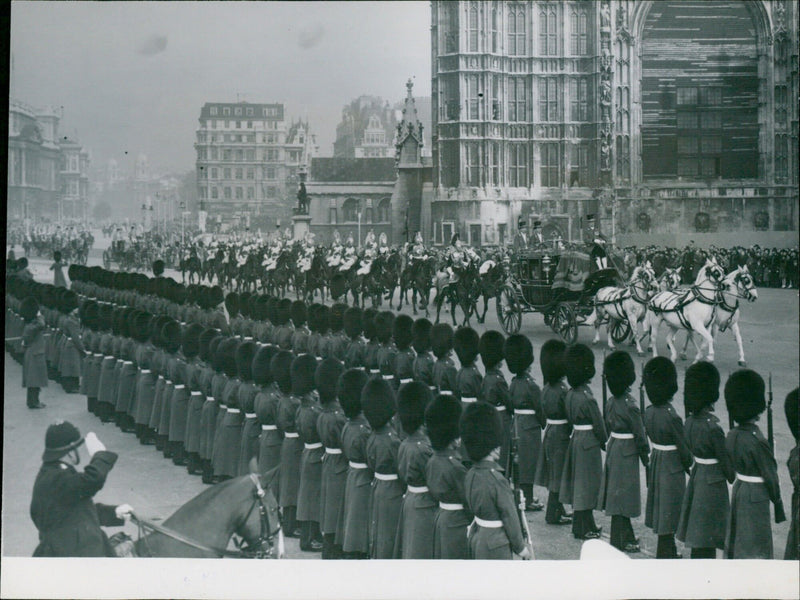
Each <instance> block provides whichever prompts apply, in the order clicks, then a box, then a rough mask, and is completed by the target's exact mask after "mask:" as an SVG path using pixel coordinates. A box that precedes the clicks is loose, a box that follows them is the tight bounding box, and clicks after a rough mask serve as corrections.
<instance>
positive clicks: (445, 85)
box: [439, 75, 460, 121]
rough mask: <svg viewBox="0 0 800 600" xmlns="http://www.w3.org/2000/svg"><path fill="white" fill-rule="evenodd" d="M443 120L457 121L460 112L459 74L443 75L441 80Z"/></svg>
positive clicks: (440, 96) (440, 92) (440, 91)
mask: <svg viewBox="0 0 800 600" xmlns="http://www.w3.org/2000/svg"><path fill="white" fill-rule="evenodd" d="M439 98H441V106H440V109H441V119H442V121H457V120H458V117H459V113H460V110H459V109H460V106H459V100H458V79H457V75H446V76H442V77H441V79H440V81H439Z"/></svg>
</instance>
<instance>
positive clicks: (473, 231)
mask: <svg viewBox="0 0 800 600" xmlns="http://www.w3.org/2000/svg"><path fill="white" fill-rule="evenodd" d="M469 244H470V246H473V247H475V248H480V246H481V224H480V223H475V224H473V225H470V226H469Z"/></svg>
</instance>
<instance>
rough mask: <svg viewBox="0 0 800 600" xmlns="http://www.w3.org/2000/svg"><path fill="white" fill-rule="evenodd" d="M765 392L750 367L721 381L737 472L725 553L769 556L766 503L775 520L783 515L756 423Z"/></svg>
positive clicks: (775, 474) (771, 464) (766, 444)
mask: <svg viewBox="0 0 800 600" xmlns="http://www.w3.org/2000/svg"><path fill="white" fill-rule="evenodd" d="M764 392H765V386H764V380H763V379H762V377H761V376H760V375H759V374H758V373H756V372H755V371H752V370H750V369H741V370H739V371H736V372H735V373H733V375H731V376H730V377H729V378H728V381H727V382H725V404H726V405H727V407H728V412H729V413H730V415H731V417H733V420H734V422H735V423H736V427H734V428H733V429H732V430H731V431H729V432H728V437H727V439H726V440H725V447H726V448H727V450H728V453H729V454H730V455H731V460H732V462H733V468H734V470H735V471H736V481H735V482H734V484H733V490H732V492H731V513H730V520H729V521H728V535H727V539H726V540H725V558H772V557H773V547H772V546H773V544H772V525H771V524H770V514H769V513H770V511H769V505H770V502H771V503H772V504H773V505H774V506H775V523H783V522H784V521H785V520H786V514H785V513H784V510H783V501H782V500H781V488H780V481H779V480H778V468H777V464H776V462H775V459H774V458H773V456H772V451H771V449H770V447H769V442H768V441H767V440H766V439H765V438H764V435H763V434H762V433H761V430H760V429H759V427H758V425H756V422H757V421H758V419H759V418H760V417H761V414H762V413H763V412H764V410H765V408H766V402H765V397H764ZM795 423H796V421H795Z"/></svg>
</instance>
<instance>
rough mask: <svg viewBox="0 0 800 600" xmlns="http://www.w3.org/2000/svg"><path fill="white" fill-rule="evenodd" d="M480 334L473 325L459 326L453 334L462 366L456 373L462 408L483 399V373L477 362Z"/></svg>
mask: <svg viewBox="0 0 800 600" xmlns="http://www.w3.org/2000/svg"><path fill="white" fill-rule="evenodd" d="M479 344H480V336H479V335H478V332H477V331H475V330H474V329H473V328H472V327H459V328H458V329H456V332H455V335H454V336H453V347H454V349H455V352H456V356H457V357H458V362H459V363H460V365H461V368H460V369H459V370H458V373H457V374H456V390H455V392H456V397H457V398H459V399H460V400H461V408H462V409H463V410H466V407H467V405H468V404H474V403H475V402H478V401H479V400H480V399H481V387H482V386H483V375H481V373H480V371H478V367H477V366H476V364H475V362H476V361H477V360H478V345H479Z"/></svg>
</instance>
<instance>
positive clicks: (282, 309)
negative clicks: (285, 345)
mask: <svg viewBox="0 0 800 600" xmlns="http://www.w3.org/2000/svg"><path fill="white" fill-rule="evenodd" d="M291 318H292V301H291V300H289V298H281V300H280V302H278V325H286V324H287V323H288V322H289V319H291Z"/></svg>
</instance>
